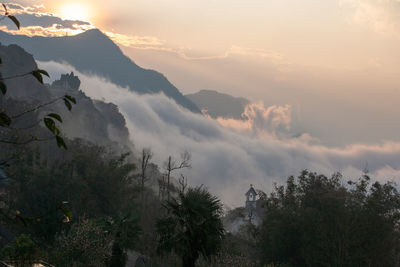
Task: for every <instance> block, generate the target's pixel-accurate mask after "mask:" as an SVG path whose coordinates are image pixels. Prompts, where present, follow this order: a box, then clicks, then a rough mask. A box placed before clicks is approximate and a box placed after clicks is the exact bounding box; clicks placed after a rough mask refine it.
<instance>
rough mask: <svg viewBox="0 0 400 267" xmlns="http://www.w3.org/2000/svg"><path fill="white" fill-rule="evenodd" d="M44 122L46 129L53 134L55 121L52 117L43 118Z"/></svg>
mask: <svg viewBox="0 0 400 267" xmlns="http://www.w3.org/2000/svg"><path fill="white" fill-rule="evenodd" d="M43 121H44V124H45V125H46V127H47V129H49V130H50V131H51V132H52V133H53V134H55V132H56V123H55V122H54V120H53V119H50V118H44V120H43Z"/></svg>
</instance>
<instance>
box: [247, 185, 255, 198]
mask: <svg viewBox="0 0 400 267" xmlns="http://www.w3.org/2000/svg"><path fill="white" fill-rule="evenodd" d="M250 194H253V195H255V196H256V195H257V192H256V190H254V188H253V185H252V184H251V185H250V189H249V190H248V191H247V193H246V194H245V196H248V195H250Z"/></svg>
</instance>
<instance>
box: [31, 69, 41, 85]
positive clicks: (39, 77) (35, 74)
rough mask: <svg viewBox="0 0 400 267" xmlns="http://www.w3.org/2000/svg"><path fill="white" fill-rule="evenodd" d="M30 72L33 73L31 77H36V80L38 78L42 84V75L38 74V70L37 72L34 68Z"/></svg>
mask: <svg viewBox="0 0 400 267" xmlns="http://www.w3.org/2000/svg"><path fill="white" fill-rule="evenodd" d="M31 74H32V75H33V77H35V78H36V80H38V81H39V82H40V83H41V84H43V77H42V74H40V72H38V71H37V70H34V71H32V72H31Z"/></svg>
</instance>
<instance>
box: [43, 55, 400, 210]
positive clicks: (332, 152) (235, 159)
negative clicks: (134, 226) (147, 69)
mask: <svg viewBox="0 0 400 267" xmlns="http://www.w3.org/2000/svg"><path fill="white" fill-rule="evenodd" d="M39 65H40V67H41V68H44V69H46V70H48V71H49V72H50V74H51V76H52V77H53V78H58V77H59V76H58V75H60V74H61V73H66V72H70V71H74V72H75V73H76V74H78V75H79V77H80V79H81V81H82V85H81V88H82V90H83V91H84V92H85V93H86V94H87V95H89V96H91V97H92V98H95V99H100V100H103V99H104V100H105V101H107V102H112V103H115V104H117V105H118V107H119V109H120V111H121V112H122V113H123V115H124V116H125V118H126V121H127V124H128V128H129V131H130V135H131V138H132V141H133V142H134V143H135V145H136V147H137V148H138V149H140V148H142V147H150V148H151V149H152V150H153V152H154V154H155V161H156V162H157V163H158V164H160V166H161V163H162V162H163V161H164V160H165V159H166V158H167V157H168V155H173V156H174V157H176V158H177V157H179V154H180V153H181V152H182V151H184V150H187V151H189V152H190V153H191V154H192V159H193V164H192V165H193V167H192V169H190V170H188V171H185V176H186V177H187V178H188V180H189V183H190V184H191V185H200V184H204V185H205V186H207V187H208V188H209V189H210V190H211V192H212V193H213V194H216V195H218V196H219V197H220V198H221V199H222V200H223V201H224V202H225V203H226V204H227V205H228V206H231V207H232V206H239V205H243V200H244V199H243V198H244V195H243V194H244V192H245V190H246V189H247V188H248V186H249V185H250V184H254V185H255V186H256V188H258V189H262V190H265V191H267V192H268V191H270V190H271V189H272V186H273V183H274V182H278V183H283V182H284V181H285V180H286V178H287V177H288V176H289V175H297V174H298V173H299V172H300V171H301V170H303V169H309V170H313V171H318V172H322V173H324V174H326V175H330V174H332V173H333V172H336V171H341V172H343V173H344V174H345V175H349V176H350V177H351V178H357V177H358V175H360V174H361V170H363V169H364V168H365V165H366V163H368V168H369V170H370V172H371V175H372V176H376V178H377V179H381V180H382V181H383V180H385V179H386V177H387V178H388V179H390V180H394V181H399V179H400V178H399V175H400V161H399V160H398V159H399V157H400V143H389V142H387V143H383V144H378V145H363V144H354V145H350V146H347V147H345V148H330V147H326V146H322V145H315V144H310V142H309V140H310V139H311V138H307V137H306V138H287V137H279V136H276V135H273V134H269V135H249V134H246V133H243V132H242V131H240V130H234V129H232V127H224V126H222V125H221V124H220V122H218V121H216V120H212V119H210V118H207V117H205V116H202V115H199V114H194V113H191V112H189V111H187V110H185V109H183V108H181V107H180V106H178V105H177V104H176V103H175V102H174V101H172V100H171V99H168V98H167V97H165V96H164V95H160V94H158V95H137V94H135V93H132V92H130V91H129V90H128V89H127V88H120V87H117V86H116V85H114V84H112V83H110V82H108V81H107V80H105V79H104V78H99V77H94V76H87V75H84V74H82V73H79V72H77V71H76V70H75V69H74V68H73V67H71V66H68V65H63V64H60V63H55V62H40V63H39ZM289 113H290V107H289V106H281V107H280V106H275V107H267V108H262V107H261V104H256V105H254V106H253V107H251V108H249V110H248V111H247V116H248V117H249V118H251V120H253V121H254V125H256V126H255V127H259V128H261V129H264V131H265V132H268V131H276V127H278V128H279V127H281V126H282V125H283V126H285V127H286V126H287V125H289V123H290V116H289ZM263 120H265V121H263Z"/></svg>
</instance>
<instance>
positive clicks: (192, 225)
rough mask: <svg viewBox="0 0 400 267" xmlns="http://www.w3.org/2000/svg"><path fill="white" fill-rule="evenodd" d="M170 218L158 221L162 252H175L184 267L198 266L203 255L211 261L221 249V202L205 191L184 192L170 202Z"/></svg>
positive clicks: (168, 206) (190, 189)
mask: <svg viewBox="0 0 400 267" xmlns="http://www.w3.org/2000/svg"><path fill="white" fill-rule="evenodd" d="M165 208H166V211H167V214H166V215H165V216H164V217H163V218H161V219H159V220H158V222H157V233H158V235H159V247H158V249H159V251H160V252H162V251H166V252H170V251H174V252H175V253H176V254H177V255H179V256H181V257H182V263H183V266H185V267H186V266H188V267H191V266H194V265H195V262H196V260H197V259H198V257H199V256H200V255H202V256H204V257H206V258H208V257H209V256H211V255H213V254H216V253H217V252H218V251H219V249H220V246H221V242H222V238H223V236H224V229H223V226H222V221H221V214H222V207H221V203H220V201H219V200H218V199H217V198H216V197H214V196H212V195H211V194H210V193H209V192H208V191H207V190H205V189H204V188H202V187H196V188H189V189H188V191H187V192H186V193H184V192H180V193H179V196H178V198H172V199H171V200H170V201H166V204H165Z"/></svg>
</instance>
